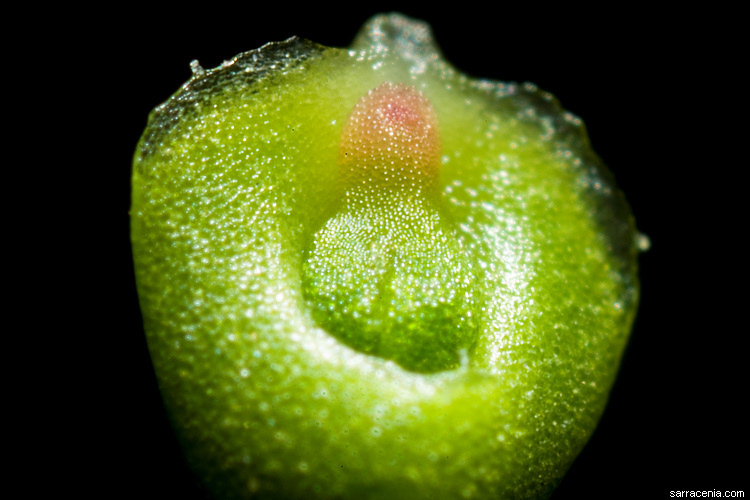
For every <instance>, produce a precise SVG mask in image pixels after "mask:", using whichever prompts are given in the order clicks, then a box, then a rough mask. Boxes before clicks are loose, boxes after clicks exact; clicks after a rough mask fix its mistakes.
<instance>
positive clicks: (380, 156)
mask: <svg viewBox="0 0 750 500" xmlns="http://www.w3.org/2000/svg"><path fill="white" fill-rule="evenodd" d="M339 159H340V164H341V169H342V174H343V176H344V178H345V179H346V180H347V181H348V182H352V183H356V184H362V183H366V184H370V183H376V184H378V185H394V186H401V185H406V184H409V185H422V186H426V185H429V184H431V183H432V182H433V181H434V180H435V178H436V177H437V173H438V168H439V164H440V135H439V134H438V129H437V116H435V111H434V110H433V108H432V104H431V103H430V101H429V100H428V99H427V98H426V97H425V96H423V95H422V94H421V93H420V92H419V91H417V89H415V88H414V87H412V86H408V85H404V84H392V83H390V82H385V83H383V84H382V85H380V86H379V87H377V88H375V89H372V90H370V91H369V92H368V93H367V95H365V96H364V97H362V98H361V99H360V100H359V102H357V104H356V106H354V109H353V110H352V113H351V115H349V119H348V120H347V122H346V125H344V130H343V133H342V134H341V145H340V147H339Z"/></svg>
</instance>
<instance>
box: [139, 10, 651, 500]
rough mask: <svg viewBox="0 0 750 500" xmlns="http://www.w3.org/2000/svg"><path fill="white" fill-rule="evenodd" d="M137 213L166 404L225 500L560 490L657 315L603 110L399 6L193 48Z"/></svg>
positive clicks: (142, 173)
mask: <svg viewBox="0 0 750 500" xmlns="http://www.w3.org/2000/svg"><path fill="white" fill-rule="evenodd" d="M131 221H132V242H133V251H134V258H135V264H136V276H137V282H138V290H139V297H140V301H141V308H142V312H143V317H144V323H145V329H146V334H147V337H148V343H149V348H150V351H151V356H152V360H153V364H154V368H155V370H156V373H157V376H158V379H159V383H160V387H161V391H162V394H163V397H164V400H165V404H166V407H167V409H168V411H169V413H170V416H171V419H172V421H173V424H174V428H175V431H176V433H177V435H178V437H179V439H180V441H181V443H182V445H183V447H184V450H185V453H186V455H187V456H188V459H189V461H190V462H191V464H192V466H193V467H194V468H195V470H196V471H197V472H198V475H199V476H200V477H202V478H203V479H204V480H205V481H206V484H207V485H208V486H209V488H210V489H211V490H212V491H213V492H215V494H216V495H217V497H218V498H305V499H310V498H331V499H333V498H357V499H368V498H372V499H376V498H377V499H380V498H388V499H401V498H403V499H419V498H432V499H442V498H445V499H455V498H482V499H486V498H545V497H547V496H549V495H550V494H551V492H552V491H553V489H554V487H555V486H556V485H557V484H558V482H559V481H560V479H561V478H562V476H563V474H564V473H565V471H566V470H567V468H568V467H569V466H570V464H571V463H572V461H573V459H574V458H575V456H576V455H577V454H578V452H579V451H580V450H581V448H582V447H583V445H584V444H585V442H586V440H587V439H588V437H589V436H590V435H591V433H592V432H593V430H594V428H595V426H596V423H597V421H598V419H599V416H600V415H601V412H602V410H603V408H604V406H605V404H606V400H607V395H608V392H609V389H610V387H611V385H612V382H613V380H614V377H615V375H616V372H617V367H618V364H619V360H620V357H621V354H622V351H623V348H624V345H625V343H626V341H627V337H628V334H629V331H630V328H631V325H632V322H633V318H634V315H635V311H636V305H637V296H638V281H637V275H636V265H637V262H636V258H637V253H638V245H637V241H638V233H637V231H636V228H635V223H634V220H633V218H632V215H631V212H630V209H629V207H628V205H627V203H626V201H625V199H624V197H623V195H622V194H621V193H620V191H619V190H618V189H617V187H616V186H615V184H614V181H613V179H612V177H611V175H610V174H609V172H608V171H607V169H606V167H605V166H604V165H603V164H602V162H601V160H600V159H599V158H598V157H597V155H596V154H595V153H594V152H593V151H592V149H591V148H590V146H589V143H588V138H587V136H586V133H585V130H584V127H583V124H582V123H581V121H580V120H579V119H578V118H577V117H576V116H574V115H572V114H571V113H569V112H566V111H565V110H563V109H562V108H561V107H560V105H559V104H558V102H557V101H556V100H555V98H553V97H552V96H551V95H550V94H548V93H546V92H543V91H541V90H539V89H537V88H536V87H535V86H533V85H531V84H524V85H517V84H504V83H498V82H490V81H481V80H472V79H470V78H468V77H466V76H465V75H462V74H461V73H460V72H458V71H457V70H455V69H454V68H453V67H451V66H450V65H449V64H448V63H447V62H446V61H444V60H443V59H442V56H441V55H440V53H439V50H438V49H437V47H436V46H435V44H434V42H433V40H432V37H431V34H430V31H429V29H428V27H427V26H426V25H424V24H422V23H420V22H416V21H412V20H410V19H407V18H404V17H402V16H399V15H389V16H378V17H375V18H373V19H372V20H371V21H370V22H369V23H368V24H367V25H366V26H365V27H364V28H363V29H362V31H361V33H360V35H359V36H358V37H357V39H356V40H355V41H354V44H353V45H352V47H351V48H350V49H337V48H328V47H323V46H320V45H317V44H314V43H312V42H309V41H305V40H301V39H297V38H292V39H289V40H287V41H284V42H278V43H270V44H268V45H266V46H264V47H262V48H260V49H258V50H254V51H250V52H246V53H243V54H240V55H238V56H237V57H235V58H234V59H232V60H231V61H227V62H225V63H224V64H223V65H221V66H220V67H218V68H215V69H211V70H203V69H201V68H200V67H199V66H197V65H195V66H194V74H193V77H192V78H191V79H190V80H189V81H188V82H187V83H185V85H184V86H183V87H182V88H181V89H180V90H179V91H178V92H177V93H175V95H173V96H172V97H171V98H170V99H169V100H168V101H167V102H165V103H164V104H162V105H161V106H159V107H158V108H157V109H155V110H154V112H153V113H152V114H151V117H150V119H149V124H148V127H147V129H146V131H145V133H144V135H143V137H142V139H141V142H140V143H139V145H138V148H137V151H136V154H135V159H134V167H133V201H132V209H131Z"/></svg>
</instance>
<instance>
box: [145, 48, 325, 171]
mask: <svg viewBox="0 0 750 500" xmlns="http://www.w3.org/2000/svg"><path fill="white" fill-rule="evenodd" d="M325 49H326V47H324V46H322V45H320V44H317V43H315V42H312V41H310V40H306V39H304V38H299V37H296V36H293V37H291V38H288V39H287V40H284V41H280V42H269V43H267V44H265V45H263V46H262V47H260V48H257V49H254V50H250V51H247V52H242V53H240V54H238V55H236V56H235V57H233V58H232V59H230V60H228V61H224V62H223V63H222V64H221V65H219V66H217V67H216V68H212V69H207V70H203V69H198V70H197V71H196V68H199V66H198V65H197V63H196V64H191V68H192V69H193V75H192V76H191V77H190V79H189V80H188V81H187V82H185V83H184V84H183V85H182V87H180V89H179V90H178V91H177V92H175V93H174V94H173V95H172V96H171V97H170V98H169V99H167V100H166V101H165V102H163V103H162V104H160V105H159V106H157V107H156V108H154V110H153V111H152V112H151V114H150V115H149V120H148V126H147V127H146V131H145V132H144V134H143V136H142V138H141V141H140V143H139V146H138V150H137V157H136V160H137V161H136V163H138V162H140V161H143V160H144V159H146V158H148V156H150V155H151V154H153V153H154V152H155V151H156V149H158V148H159V147H160V146H161V145H162V144H161V143H162V141H163V140H164V138H165V137H166V136H167V135H169V133H170V132H171V131H172V130H173V129H174V128H175V127H176V126H177V124H178V123H180V122H181V121H183V120H185V119H187V118H188V117H190V116H192V115H194V114H196V113H198V112H199V109H200V107H201V104H202V103H204V102H207V101H208V100H209V99H210V98H211V96H212V95H213V94H214V92H215V91H216V90H217V89H221V91H222V92H227V91H229V90H231V91H238V90H243V89H247V88H248V87H250V86H251V85H254V84H255V83H256V82H258V81H259V80H261V79H263V78H265V77H266V76H268V75H269V74H272V73H277V72H284V71H287V70H289V69H291V68H293V67H294V66H296V65H298V64H299V63H300V62H302V61H304V60H306V59H309V58H311V57H314V56H316V55H319V54H321V53H322V52H323V51H324V50H325Z"/></svg>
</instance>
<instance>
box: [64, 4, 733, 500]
mask: <svg viewBox="0 0 750 500" xmlns="http://www.w3.org/2000/svg"><path fill="white" fill-rule="evenodd" d="M460 7H461V8H460V9H458V8H456V7H455V6H454V7H453V8H451V9H447V8H430V9H424V8H422V9H420V8H409V7H407V6H405V5H401V6H400V8H399V7H395V8H388V7H386V8H383V9H368V8H365V7H356V8H344V7H337V8H332V7H326V8H322V7H314V8H313V7H307V8H304V9H301V8H299V7H291V6H288V5H271V6H268V5H262V6H255V7H253V6H252V5H245V6H244V7H242V8H236V7H232V8H230V7H227V6H226V5H223V4H216V5H213V4H210V3H207V4H206V5H202V6H201V7H200V9H194V8H190V9H185V8H180V9H174V10H173V11H171V12H170V11H166V10H164V9H158V8H154V7H153V6H151V7H140V8H139V7H136V6H132V5H131V6H128V8H124V7H123V8H122V9H119V10H118V9H117V8H107V10H106V11H94V12H90V11H86V12H80V13H74V17H78V16H80V17H83V16H93V17H89V19H93V21H91V20H89V21H84V22H78V23H74V24H70V25H67V26H63V28H62V29H61V30H60V32H59V33H60V35H59V36H58V39H59V40H61V41H65V42H66V46H67V48H66V50H65V52H64V53H61V54H58V55H61V56H63V57H60V58H59V62H60V63H61V69H59V70H58V71H59V72H60V73H61V74H63V75H64V78H65V80H66V81H67V82H68V83H69V84H71V86H73V87H75V88H76V91H77V96H76V97H75V100H74V101H73V102H68V103H66V105H65V111H64V113H65V114H66V116H69V115H74V116H75V117H76V118H77V119H81V118H83V120H82V121H83V122H84V123H85V126H84V127H79V128H77V129H76V128H74V129H73V130H71V131H69V132H72V133H73V135H74V136H77V137H78V138H81V137H84V139H85V141H82V143H85V144H86V145H87V146H86V147H83V148H82V147H72V148H69V150H67V151H66V153H65V157H66V161H67V162H69V163H70V164H76V165H78V163H77V160H78V159H84V160H86V161H83V162H82V164H83V166H84V168H80V169H78V170H77V171H76V172H75V174H74V176H73V177H74V181H73V183H74V184H76V185H83V186H87V187H86V188H84V189H83V190H82V193H83V194H82V195H80V196H83V197H84V198H83V200H81V199H80V198H79V195H76V196H75V197H76V198H79V199H77V200H75V201H74V202H72V203H71V206H73V207H75V208H73V209H72V210H74V212H73V213H72V216H71V214H69V213H68V214H67V215H66V217H65V220H66V221H68V222H67V224H68V225H72V226H75V229H76V231H75V234H79V232H80V241H79V243H80V245H78V247H79V249H80V250H79V252H78V253H79V256H80V254H83V255H84V261H83V262H81V263H80V264H79V265H78V266H79V267H78V268H77V269H76V270H75V274H76V276H75V277H68V279H69V280H76V281H77V280H80V276H81V275H84V274H85V275H86V276H88V275H89V274H91V275H92V276H91V279H90V280H89V279H87V280H85V281H86V285H85V287H86V292H85V293H83V294H78V295H76V296H75V298H74V299H75V300H76V301H77V302H78V307H79V308H81V307H82V308H84V310H94V311H95V312H94V313H92V314H91V315H90V322H89V323H88V324H87V325H86V328H85V329H84V333H83V335H82V336H81V337H80V338H81V339H82V343H81V346H82V347H81V349H80V351H81V352H83V353H84V356H83V357H82V360H76V361H75V363H71V364H75V365H76V366H75V368H71V370H72V371H74V372H75V373H76V375H79V377H77V378H76V385H75V389H76V390H75V391H74V392H77V393H78V394H79V395H80V396H81V397H80V398H73V399H70V400H68V399H67V398H66V401H75V403H73V402H68V403H66V404H67V405H68V406H67V407H66V409H65V412H66V413H67V414H69V415H70V416H72V417H73V420H74V421H75V424H76V426H75V429H76V430H75V431H71V434H73V439H72V440H66V443H67V444H66V446H68V447H74V448H75V449H76V451H78V452H80V454H76V456H77V457H79V458H77V459H76V460H74V461H73V464H71V465H73V467H72V468H73V469H74V470H75V472H70V473H69V474H70V475H69V476H68V480H67V481H65V482H64V483H63V484H65V485H70V484H71V482H74V483H76V484H77V485H78V486H77V487H76V489H77V493H78V494H79V495H83V496H85V497H88V496H91V497H96V498H101V497H105V498H106V497H109V496H110V494H111V493H117V494H118V495H119V494H123V495H130V496H132V497H135V498H152V497H153V498H156V497H159V498H184V499H189V498H200V496H199V492H198V490H197V488H196V487H195V485H194V484H193V483H192V482H191V479H190V476H189V473H188V472H187V470H186V469H185V467H184V465H183V464H182V462H181V458H180V454H179V449H178V447H177V444H176V443H175V442H174V439H173V437H172V435H171V431H170V429H169V426H168V423H167V421H166V416H165V414H164V411H163V408H162V406H161V400H160V397H159V394H158V389H157V388H156V382H155V379H154V376H153V372H152V369H151V365H150V361H149V357H148V351H147V348H146V343H145V338H144V334H143V327H142V324H141V318H140V315H139V309H138V303H137V296H136V291H135V285H134V278H133V271H132V261H131V255H130V247H129V235H128V231H129V226H128V214H127V212H128V208H129V203H130V201H129V196H130V180H129V178H130V168H131V167H130V162H131V159H132V155H133V152H134V149H135V145H136V143H137V141H138V138H139V136H140V134H141V133H142V131H143V129H144V128H145V126H146V119H147V116H148V113H149V111H150V110H151V109H152V108H153V107H155V106H156V105H158V104H160V103H161V102H162V101H164V100H165V99H167V98H168V97H169V96H170V95H171V94H172V93H173V92H174V91H175V90H176V89H177V88H178V87H179V86H180V85H181V84H182V83H183V82H184V81H186V80H187V79H188V78H189V76H190V69H189V63H190V61H192V60H194V59H197V60H199V61H200V63H201V64H202V66H203V67H206V68H210V67H214V66H217V65H219V64H221V62H222V61H223V60H225V59H229V58H231V57H232V56H234V55H235V54H237V53H239V52H243V51H246V50H250V49H254V48H257V47H259V46H261V45H262V44H264V43H265V42H267V41H273V40H283V39H286V38H288V37H290V36H292V35H299V36H302V37H304V38H308V39H311V40H313V41H316V42H318V43H321V44H324V45H330V46H339V47H344V46H347V45H348V44H349V43H350V42H351V40H352V39H353V37H354V36H355V34H356V33H357V31H358V30H359V28H360V26H361V25H362V24H363V23H364V22H365V21H366V20H367V19H368V18H369V17H370V16H371V15H373V14H375V13H378V12H382V11H389V10H399V11H401V12H403V13H405V14H408V15H410V16H412V17H415V18H420V19H423V20H426V21H428V22H429V23H430V24H431V25H432V28H433V31H434V35H435V38H436V40H437V42H438V44H439V45H440V47H441V49H442V50H443V53H444V55H445V57H446V58H447V59H448V60H449V61H450V62H452V63H453V64H454V65H455V66H456V67H457V68H458V69H460V70H461V71H463V72H465V73H468V74H469V75H472V76H478V77H483V78H490V79H497V80H503V81H518V82H524V81H531V82H534V83H536V84H537V85H539V87H540V88H542V89H544V90H547V91H550V92H551V93H553V94H554V95H555V96H557V97H558V99H559V100H560V101H561V103H562V105H563V106H564V107H565V108H566V109H568V110H570V111H572V112H574V113H575V114H577V115H578V116H580V117H581V118H582V119H583V120H584V122H585V123H586V126H587V129H588V131H589V135H590V137H591V142H592V145H593V147H594V149H595V150H596V151H597V152H598V153H599V155H600V156H601V157H602V158H603V159H604V161H605V163H607V164H608V165H609V167H610V169H611V170H612V171H613V172H614V174H615V177H616V179H617V181H618V184H619V186H620V187H621V189H622V190H623V191H624V192H625V193H626V196H627V198H628V200H629V201H630V203H631V205H632V208H633V211H634V213H635V216H636V220H637V222H638V225H639V228H640V230H641V231H642V232H644V233H646V234H647V235H648V236H649V237H650V238H651V241H652V248H651V250H650V251H649V252H647V253H645V254H643V255H642V256H641V259H640V265H641V279H642V302H641V307H640V311H639V315H638V319H637V322H636V325H635V329H634V332H633V334H632V337H631V342H630V344H629V346H628V349H627V351H626V354H625V357H624V360H623V364H622V369H621V372H620V375H619V378H618V380H617V383H616V386H615V388H614V390H613V392H612V396H611V400H610V403H609V405H608V407H607V410H606V412H605V414H604V416H603V418H602V420H601V423H600V425H599V427H598V429H597V431H596V433H595V435H594V437H593V439H592V440H591V441H590V443H589V444H588V446H587V447H586V449H585V450H584V451H583V453H582V454H581V455H580V457H579V458H578V459H577V461H576V462H575V464H574V465H573V467H572V469H571V470H570V472H569V474H568V475H567V476H566V478H565V480H564V481H563V483H562V485H561V486H560V488H559V490H558V491H557V492H556V494H555V496H554V498H555V499H557V500H561V499H566V498H629V497H636V498H639V497H640V498H668V497H669V491H670V490H691V489H700V490H714V489H717V490H731V489H745V490H746V489H747V488H746V486H747V461H746V459H741V458H739V457H740V456H741V454H742V453H743V452H744V451H745V450H746V447H747V430H746V428H747V425H746V421H747V417H746V410H744V405H741V402H742V401H743V400H745V399H747V396H746V392H747V390H746V389H743V387H746V386H747V375H746V373H747V372H746V371H745V370H743V369H742V365H741V361H744V356H743V355H742V351H741V347H740V344H739V342H740V341H741V340H742V338H743V337H745V336H746V334H747V326H744V327H743V325H741V324H737V323H735V322H734V321H733V319H732V318H734V317H736V316H737V314H736V312H737V310H738V309H739V308H740V307H741V305H742V302H743V301H746V295H747V292H746V278H744V269H743V268H742V266H741V261H740V259H738V258H737V256H739V255H741V254H740V252H739V250H740V249H741V244H740V242H741V240H740V236H741V234H742V233H743V232H745V231H744V230H745V228H746V226H747V224H742V222H741V217H742V216H743V215H744V214H745V213H746V211H745V209H744V207H743V203H742V199H741V198H739V197H737V196H736V195H735V194H734V190H733V188H734V187H736V186H737V185H738V184H739V183H740V181H739V178H738V177H737V174H736V171H737V170H741V169H743V168H745V167H746V164H747V160H744V164H743V163H741V162H739V160H737V159H734V158H727V157H726V155H725V153H726V152H727V151H728V150H730V149H731V148H733V147H734V145H735V144H741V136H739V135H733V130H735V129H734V125H731V124H730V122H728V121H727V119H726V116H727V115H732V114H734V110H735V109H737V106H738V105H739V103H741V101H742V98H741V94H742V92H741V89H738V88H736V84H737V82H736V80H735V79H734V77H733V75H732V73H731V68H733V67H735V66H736V65H737V64H739V60H738V59H734V60H733V59H731V58H729V59H721V58H720V57H719V56H720V55H723V56H726V50H725V49H726V48H727V47H731V46H734V43H733V40H731V39H730V38H729V37H727V36H726V34H725V33H724V29H723V26H724V21H725V20H727V19H730V18H731V17H732V16H733V14H732V13H731V12H726V13H725V12H718V13H717V12H713V13H712V14H711V15H710V16H709V15H706V16H703V15H702V14H701V13H691V12H685V11H684V10H681V11H671V10H665V11H657V10H654V9H653V8H638V7H636V6H634V5H632V4H628V5H622V6H620V7H608V8H607V9H603V8H602V9H598V8H587V9H585V10H583V9H582V10H580V11H577V10H571V9H570V7H560V8H557V9H550V8H548V7H544V6H531V7H528V8H515V9H514V8H509V7H507V6H500V7H499V8H493V9H489V10H488V9H478V8H477V7H475V6H469V5H468V4H467V6H466V7H463V6H460ZM68 42H72V43H70V44H68ZM52 48H53V50H54V44H52ZM727 111H729V112H728V113H727ZM71 128H72V127H71ZM745 142H746V141H745ZM76 144H77V143H76ZM91 186H93V188H92V187H91ZM69 211H70V210H68V212H69ZM70 221H73V222H70ZM78 230H80V231H78ZM735 252H736V253H735ZM89 271H93V273H89ZM732 283H734V284H735V286H736V287H735V286H732ZM84 323H85V322H84ZM92 346H94V347H92ZM743 394H745V395H743ZM743 417H744V418H743ZM66 437H71V436H66ZM81 478H84V479H85V480H84V481H79V482H77V481H78V480H80V479H81Z"/></svg>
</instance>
